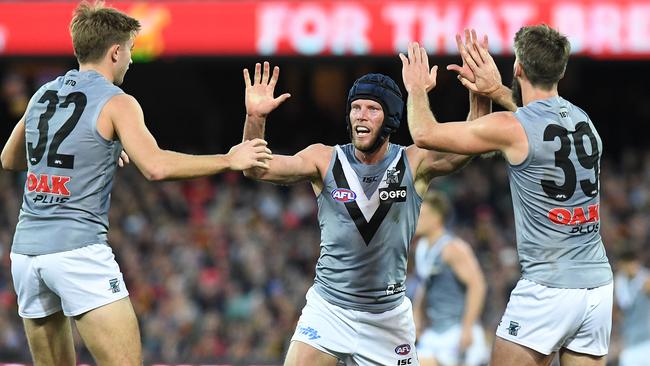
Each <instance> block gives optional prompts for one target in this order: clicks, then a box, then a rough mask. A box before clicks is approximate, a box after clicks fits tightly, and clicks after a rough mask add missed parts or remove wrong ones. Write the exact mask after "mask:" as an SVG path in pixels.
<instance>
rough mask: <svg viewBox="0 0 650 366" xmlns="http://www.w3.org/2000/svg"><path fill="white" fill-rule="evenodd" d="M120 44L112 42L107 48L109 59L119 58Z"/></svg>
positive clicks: (114, 60)
mask: <svg viewBox="0 0 650 366" xmlns="http://www.w3.org/2000/svg"><path fill="white" fill-rule="evenodd" d="M119 52H120V45H119V44H117V43H116V44H114V45H112V46H111V47H109V49H108V54H109V55H110V56H111V61H113V62H117V60H118V59H119Z"/></svg>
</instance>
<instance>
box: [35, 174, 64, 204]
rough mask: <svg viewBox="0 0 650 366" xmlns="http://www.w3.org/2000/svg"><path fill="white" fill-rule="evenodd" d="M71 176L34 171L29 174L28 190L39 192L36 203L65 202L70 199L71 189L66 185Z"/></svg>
mask: <svg viewBox="0 0 650 366" xmlns="http://www.w3.org/2000/svg"><path fill="white" fill-rule="evenodd" d="M69 182H70V177H65V176H60V175H48V174H39V175H36V174H34V173H28V174H27V182H26V184H27V191H28V192H30V193H37V194H36V196H34V198H32V200H33V201H34V203H37V202H40V203H45V204H51V203H65V202H67V201H68V200H69V199H70V190H69V189H68V187H67V186H66V184H68V183H69Z"/></svg>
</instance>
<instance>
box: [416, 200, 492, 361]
mask: <svg viewBox="0 0 650 366" xmlns="http://www.w3.org/2000/svg"><path fill="white" fill-rule="evenodd" d="M450 208H451V207H450V204H449V201H448V200H447V198H446V197H445V196H444V195H443V194H442V193H440V192H434V191H429V192H427V193H426V195H425V196H424V199H423V201H422V208H421V209H420V220H419V221H418V225H417V228H416V229H415V235H416V236H419V237H420V239H419V240H418V242H417V246H416V248H415V272H416V274H417V276H418V278H419V280H420V286H419V287H418V290H417V292H416V297H415V301H414V304H413V313H414V317H415V329H416V333H417V334H418V338H417V339H418V343H417V351H418V357H419V359H420V365H422V366H435V365H441V366H461V365H465V366H478V365H482V364H484V363H487V361H488V349H487V344H486V341H485V333H484V332H483V327H481V325H480V324H479V321H480V316H481V312H482V310H483V304H484V302H485V292H486V284H485V277H484V276H483V272H482V271H481V267H480V266H479V264H478V261H477V260H476V256H474V252H473V251H472V248H471V247H470V246H469V244H467V243H466V242H465V241H463V240H462V239H460V238H459V237H457V236H455V235H454V234H453V233H451V232H449V231H448V230H447V228H446V227H445V225H446V221H447V218H448V217H449V215H450Z"/></svg>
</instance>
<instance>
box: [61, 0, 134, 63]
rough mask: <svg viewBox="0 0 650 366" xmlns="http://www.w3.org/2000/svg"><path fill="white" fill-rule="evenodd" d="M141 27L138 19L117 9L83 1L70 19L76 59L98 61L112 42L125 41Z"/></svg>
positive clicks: (86, 61)
mask: <svg viewBox="0 0 650 366" xmlns="http://www.w3.org/2000/svg"><path fill="white" fill-rule="evenodd" d="M139 30H140V22H139V21H138V20H136V19H134V18H132V17H130V16H128V15H126V14H124V13H122V12H120V11H118V10H115V9H113V8H106V7H104V4H103V2H101V1H98V2H95V3H93V4H91V3H88V2H87V1H82V2H81V3H80V4H79V6H77V8H76V9H75V11H74V17H73V18H72V22H70V34H71V35H72V46H73V47H74V53H75V56H77V60H78V61H79V63H88V62H98V61H100V60H101V59H102V58H103V57H104V55H105V54H106V51H108V49H109V48H110V47H111V46H112V45H114V44H124V43H125V42H127V41H128V40H129V39H130V38H131V37H132V36H135V34H136V33H137V32H138V31H139Z"/></svg>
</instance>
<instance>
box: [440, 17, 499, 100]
mask: <svg viewBox="0 0 650 366" xmlns="http://www.w3.org/2000/svg"><path fill="white" fill-rule="evenodd" d="M456 44H457V46H458V52H459V53H460V55H461V57H462V59H463V65H462V66H459V65H456V64H452V65H448V66H447V70H451V71H455V72H457V73H458V80H460V82H461V83H462V84H463V85H464V86H465V87H466V88H467V89H469V90H470V91H472V92H474V93H478V94H481V95H485V96H490V94H492V93H494V92H495V91H497V90H499V88H500V87H501V74H499V69H498V68H497V65H496V63H495V62H494V59H493V58H492V56H491V55H490V53H489V52H488V38H487V36H483V41H482V42H479V40H478V36H477V35H476V30H474V29H472V30H471V31H470V30H469V29H465V42H464V43H463V39H462V36H461V35H460V34H457V35H456Z"/></svg>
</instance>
